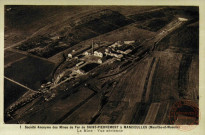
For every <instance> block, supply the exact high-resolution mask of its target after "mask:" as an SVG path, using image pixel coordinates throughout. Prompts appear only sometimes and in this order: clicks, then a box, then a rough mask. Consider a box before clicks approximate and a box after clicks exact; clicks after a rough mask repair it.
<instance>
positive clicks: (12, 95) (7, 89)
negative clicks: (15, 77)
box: [4, 79, 28, 109]
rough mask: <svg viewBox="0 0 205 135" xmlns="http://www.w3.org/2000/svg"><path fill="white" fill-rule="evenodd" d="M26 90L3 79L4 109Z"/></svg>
mask: <svg viewBox="0 0 205 135" xmlns="http://www.w3.org/2000/svg"><path fill="white" fill-rule="evenodd" d="M27 91H28V90H27V89H25V88H23V87H21V86H19V85H17V84H14V83H13V82H11V81H9V80H7V79H4V109H6V108H7V107H9V105H11V104H12V103H13V102H14V101H16V100H17V99H18V98H20V97H21V96H22V95H23V94H24V93H26V92H27Z"/></svg>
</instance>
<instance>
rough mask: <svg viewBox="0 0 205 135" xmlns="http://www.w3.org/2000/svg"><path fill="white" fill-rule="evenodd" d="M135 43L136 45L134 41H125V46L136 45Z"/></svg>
mask: <svg viewBox="0 0 205 135" xmlns="http://www.w3.org/2000/svg"><path fill="white" fill-rule="evenodd" d="M134 43H135V41H134V40H132V41H124V44H127V45H130V44H134Z"/></svg>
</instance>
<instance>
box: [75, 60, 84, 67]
mask: <svg viewBox="0 0 205 135" xmlns="http://www.w3.org/2000/svg"><path fill="white" fill-rule="evenodd" d="M84 63H85V62H84V61H81V62H79V63H77V64H76V66H77V67H78V66H80V65H82V64H84Z"/></svg>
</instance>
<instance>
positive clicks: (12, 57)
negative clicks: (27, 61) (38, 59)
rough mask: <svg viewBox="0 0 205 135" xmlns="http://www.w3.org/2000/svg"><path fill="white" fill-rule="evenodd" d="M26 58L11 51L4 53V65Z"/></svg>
mask: <svg viewBox="0 0 205 135" xmlns="http://www.w3.org/2000/svg"><path fill="white" fill-rule="evenodd" d="M23 57H26V55H24V54H20V53H17V52H11V51H5V52H4V65H5V66H6V65H7V64H12V63H14V62H15V61H17V60H19V59H21V58H23Z"/></svg>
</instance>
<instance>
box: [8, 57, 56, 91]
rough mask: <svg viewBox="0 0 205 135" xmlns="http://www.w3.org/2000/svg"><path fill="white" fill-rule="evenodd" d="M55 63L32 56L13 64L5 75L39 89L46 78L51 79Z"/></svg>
mask: <svg viewBox="0 0 205 135" xmlns="http://www.w3.org/2000/svg"><path fill="white" fill-rule="evenodd" d="M54 66H55V65H54V64H53V63H51V62H48V61H44V60H41V59H38V58H34V57H30V56H28V57H27V58H25V59H23V60H20V61H18V62H16V63H13V64H11V66H9V67H7V68H6V69H5V71H4V75H5V76H6V77H8V78H10V79H13V80H15V81H17V82H19V83H21V84H23V85H25V86H27V87H29V88H31V89H34V90H37V89H38V88H39V87H40V85H41V83H42V82H43V81H44V80H47V81H48V80H49V79H51V73H52V71H53V69H54Z"/></svg>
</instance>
